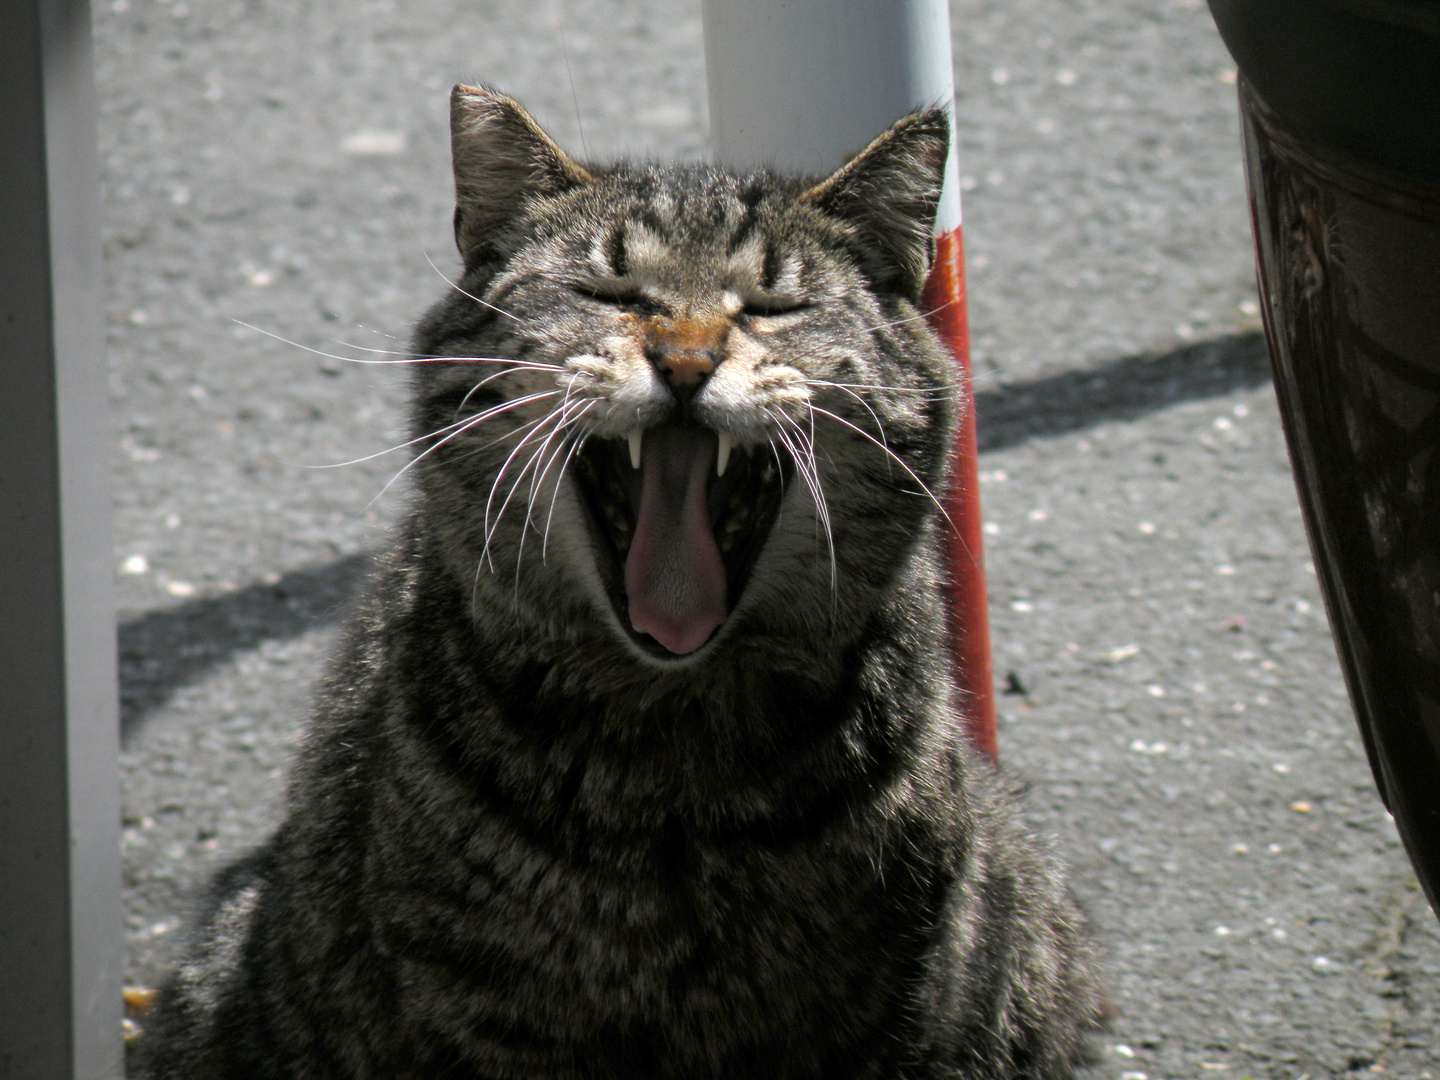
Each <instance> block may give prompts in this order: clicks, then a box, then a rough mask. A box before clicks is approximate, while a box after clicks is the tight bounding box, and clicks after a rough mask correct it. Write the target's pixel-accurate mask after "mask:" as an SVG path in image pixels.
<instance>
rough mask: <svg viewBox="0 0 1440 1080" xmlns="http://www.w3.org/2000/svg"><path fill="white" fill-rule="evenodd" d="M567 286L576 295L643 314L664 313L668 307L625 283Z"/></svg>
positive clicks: (573, 283)
mask: <svg viewBox="0 0 1440 1080" xmlns="http://www.w3.org/2000/svg"><path fill="white" fill-rule="evenodd" d="M567 288H569V290H570V291H571V292H572V293H574V294H575V295H576V296H580V297H584V298H585V299H586V300H590V301H593V302H595V303H597V304H604V305H606V306H608V307H617V308H624V309H625V310H627V311H634V312H638V313H639V314H641V315H664V314H666V312H667V308H666V307H665V305H664V304H662V303H661V302H660V301H658V300H655V299H652V298H651V297H649V296H646V295H645V294H644V293H642V292H640V291H639V290H638V289H633V288H628V287H626V286H624V285H620V284H615V285H610V284H606V283H594V284H591V283H588V282H587V283H576V282H572V283H570V284H569V285H568V286H567Z"/></svg>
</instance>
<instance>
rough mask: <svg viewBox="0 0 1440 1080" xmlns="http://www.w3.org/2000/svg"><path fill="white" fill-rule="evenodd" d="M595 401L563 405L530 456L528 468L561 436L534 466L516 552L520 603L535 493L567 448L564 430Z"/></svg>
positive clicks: (516, 580) (517, 593)
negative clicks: (555, 445)
mask: <svg viewBox="0 0 1440 1080" xmlns="http://www.w3.org/2000/svg"><path fill="white" fill-rule="evenodd" d="M594 404H595V403H594V402H593V401H590V402H585V403H583V404H577V405H575V406H570V405H561V407H560V409H559V410H558V411H557V412H556V413H555V414H554V415H555V416H556V417H557V419H556V422H555V425H554V427H552V428H551V429H550V434H548V435H546V436H545V440H544V441H543V442H542V443H541V444H540V447H539V449H538V450H536V451H535V453H534V454H532V455H531V456H530V462H529V463H528V464H527V465H526V469H529V468H531V466H533V465H534V463H535V462H536V460H537V459H543V458H544V457H545V453H546V451H547V450H548V449H549V448H550V444H551V442H552V441H553V440H554V439H555V437H556V436H557V435H558V436H560V445H559V446H557V447H555V451H554V453H552V454H551V455H550V456H549V458H548V459H547V460H545V462H544V465H543V466H542V467H541V468H538V469H534V470H533V471H532V472H531V474H530V493H529V497H528V498H527V499H526V503H525V520H524V522H523V523H522V524H521V527H520V546H519V548H518V549H517V550H516V552H515V593H516V599H517V602H518V599H519V593H520V563H521V560H522V559H523V558H524V556H525V539H526V536H527V535H528V534H529V531H530V526H531V524H532V522H531V517H532V516H533V515H534V513H535V495H536V493H537V492H538V491H539V489H540V488H541V487H542V486H543V485H544V483H545V476H546V474H548V473H549V472H550V468H551V466H553V465H554V464H555V460H556V458H558V457H559V456H560V454H561V452H562V451H563V450H564V449H565V436H564V434H563V433H564V432H565V430H566V429H567V428H569V427H570V426H571V425H573V424H574V423H575V421H577V420H578V419H579V418H580V417H582V416H584V415H585V413H586V412H588V411H589V409H590V408H591V406H593V405H594ZM572 409H574V410H575V411H574V412H573V413H572V411H571V410H572ZM524 476H525V470H523V469H522V470H521V473H520V479H522V480H523V479H524ZM516 483H517V486H518V484H519V480H517V481H516ZM513 494H514V491H513V490H512V491H511V495H513ZM507 502H508V499H507ZM551 507H552V509H553V507H554V501H553V500H552V501H551ZM504 512H505V508H504V507H503V506H502V507H501V508H500V513H501V514H504ZM495 521H496V527H497V528H498V527H499V522H500V518H499V516H498V515H497V517H496V519H495ZM540 561H541V562H544V561H545V554H544V549H543V547H542V549H541V554H540Z"/></svg>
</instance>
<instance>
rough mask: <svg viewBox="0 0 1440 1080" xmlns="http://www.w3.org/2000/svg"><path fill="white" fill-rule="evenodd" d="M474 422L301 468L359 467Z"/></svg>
mask: <svg viewBox="0 0 1440 1080" xmlns="http://www.w3.org/2000/svg"><path fill="white" fill-rule="evenodd" d="M557 392H558V391H557ZM506 404H507V406H508V404H509V403H508V402H507V403H506ZM501 411H504V410H503V409H502V410H501ZM483 419H487V420H488V419H489V416H485V417H483ZM475 422H476V417H474V416H466V417H464V418H462V419H460V420H456V421H454V422H453V423H449V424H446V425H445V426H444V427H442V428H436V429H435V430H434V431H432V432H430V433H429V434H427V435H417V436H415V437H414V438H413V439H406V440H405V441H404V442H403V443H397V444H396V445H394V446H391V447H388V448H386V449H384V450H377V451H376V452H375V453H373V454H366V455H365V456H364V457H358V458H353V459H351V460H350V461H335V462H330V463H328V464H325V465H305V466H302V467H303V468H306V469H342V468H344V467H345V466H347V465H359V464H361V463H362V462H366V461H374V460H375V459H376V458H381V457H384V456H385V455H386V454H393V453H395V451H397V450H404V449H406V448H407V447H411V446H414V445H416V444H417V443H422V442H424V441H425V440H426V439H434V438H438V437H439V436H441V435H443V434H445V432H447V431H451V430H452V429H454V428H463V427H464V426H465V425H467V424H473V423H475ZM457 434H458V433H457ZM432 449H433V447H432Z"/></svg>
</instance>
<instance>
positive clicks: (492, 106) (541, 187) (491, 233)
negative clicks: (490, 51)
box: [450, 85, 594, 270]
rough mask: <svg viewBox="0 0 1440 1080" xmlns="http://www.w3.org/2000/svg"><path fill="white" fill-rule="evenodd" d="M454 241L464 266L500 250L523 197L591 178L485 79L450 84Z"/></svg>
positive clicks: (506, 245) (508, 244) (506, 247)
mask: <svg viewBox="0 0 1440 1080" xmlns="http://www.w3.org/2000/svg"><path fill="white" fill-rule="evenodd" d="M450 154H451V158H452V160H453V162H454V168H455V244H456V246H457V247H458V248H459V249H460V255H461V257H462V258H463V259H464V260H465V268H466V269H467V270H469V269H470V268H471V267H472V266H475V265H477V264H478V263H482V262H490V261H492V260H495V259H500V258H504V257H505V256H506V255H508V254H509V253H510V251H511V249H512V247H513V244H514V238H513V237H512V236H511V235H509V232H510V227H511V226H512V225H513V224H514V223H515V222H516V220H517V219H518V218H520V217H521V211H522V210H523V209H524V207H525V205H526V203H528V202H530V201H531V200H533V199H536V198H545V197H547V196H554V195H560V194H563V193H564V192H566V191H569V190H571V189H573V188H577V187H582V186H584V185H586V184H591V183H593V182H594V178H593V177H592V176H591V175H590V174H589V173H588V172H586V171H585V170H584V169H583V168H581V167H580V166H579V165H577V164H576V163H575V162H574V161H572V160H571V159H570V157H569V155H567V154H566V153H565V151H564V150H561V149H560V147H558V146H556V145H555V143H554V141H553V140H552V139H551V138H550V136H548V135H546V134H545V132H544V131H542V130H541V129H540V125H539V124H537V123H536V122H535V121H534V119H532V118H531V116H530V114H529V113H527V112H526V111H525V109H524V108H523V107H522V106H521V105H520V103H519V102H518V101H516V100H514V99H513V98H509V97H506V96H505V95H504V94H501V93H499V92H497V91H495V90H491V89H490V88H488V87H477V86H460V85H457V86H456V87H455V88H454V89H453V90H451V91H450Z"/></svg>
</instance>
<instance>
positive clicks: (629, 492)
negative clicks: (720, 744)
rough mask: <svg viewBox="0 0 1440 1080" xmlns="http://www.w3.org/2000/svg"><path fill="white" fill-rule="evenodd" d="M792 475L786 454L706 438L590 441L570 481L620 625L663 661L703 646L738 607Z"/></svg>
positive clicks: (671, 434) (691, 430) (683, 429)
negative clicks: (583, 509) (579, 500)
mask: <svg viewBox="0 0 1440 1080" xmlns="http://www.w3.org/2000/svg"><path fill="white" fill-rule="evenodd" d="M792 471H793V464H792V463H791V462H790V460H789V458H788V457H787V456H786V455H785V454H784V453H783V452H772V450H771V449H770V448H769V447H768V446H763V447H758V448H755V449H754V450H753V451H750V450H745V449H739V448H736V449H734V450H731V449H730V448H729V447H728V446H727V447H724V448H723V449H722V447H721V445H720V440H719V439H718V437H717V436H716V434H715V432H713V431H711V430H709V429H708V428H702V427H693V426H678V425H671V424H662V425H660V426H657V427H652V428H650V429H649V430H647V431H645V432H644V433H643V435H641V436H638V437H637V436H636V435H634V434H632V435H631V437H630V438H629V439H628V440H616V439H590V440H589V441H588V442H587V443H586V444H585V448H584V450H582V451H581V452H580V453H579V454H578V455H576V458H575V464H574V471H573V474H572V475H573V476H574V477H575V482H576V486H577V487H578V488H579V490H580V492H581V495H582V498H583V500H584V502H585V504H586V505H587V506H588V507H589V509H590V518H591V524H592V526H593V533H594V536H595V539H596V549H597V550H596V556H597V558H596V562H597V563H598V564H599V566H600V571H601V574H602V575H603V576H604V579H605V584H606V589H607V591H608V592H609V593H610V599H611V602H612V603H614V604H615V608H616V612H617V614H618V615H619V616H620V622H621V625H623V626H626V627H628V628H629V629H630V631H631V633H632V634H633V635H634V637H635V639H636V640H637V641H638V642H640V643H641V644H642V645H644V646H645V647H646V648H648V649H650V650H651V651H652V652H654V653H655V654H656V655H658V656H680V655H685V654H687V653H691V652H694V651H695V650H696V649H698V648H700V646H702V645H704V644H705V642H706V641H708V640H709V639H710V637H711V635H712V634H713V633H714V632H715V630H716V629H717V628H718V627H719V626H720V624H721V623H723V622H724V621H725V619H726V617H727V616H728V615H729V613H730V612H731V611H733V610H734V609H735V605H736V604H737V603H739V600H740V596H741V594H742V593H743V592H744V590H745V584H746V582H747V581H748V580H749V578H750V572H751V570H752V569H753V568H754V566H755V560H756V559H757V558H759V556H760V551H761V549H762V548H763V547H764V546H765V540H766V538H767V537H768V536H769V535H770V529H771V526H773V525H774V523H775V519H776V517H777V516H778V514H779V512H780V501H781V497H782V495H783V494H784V485H785V483H786V481H787V480H788V479H789V474H790V473H791V472H792Z"/></svg>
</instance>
